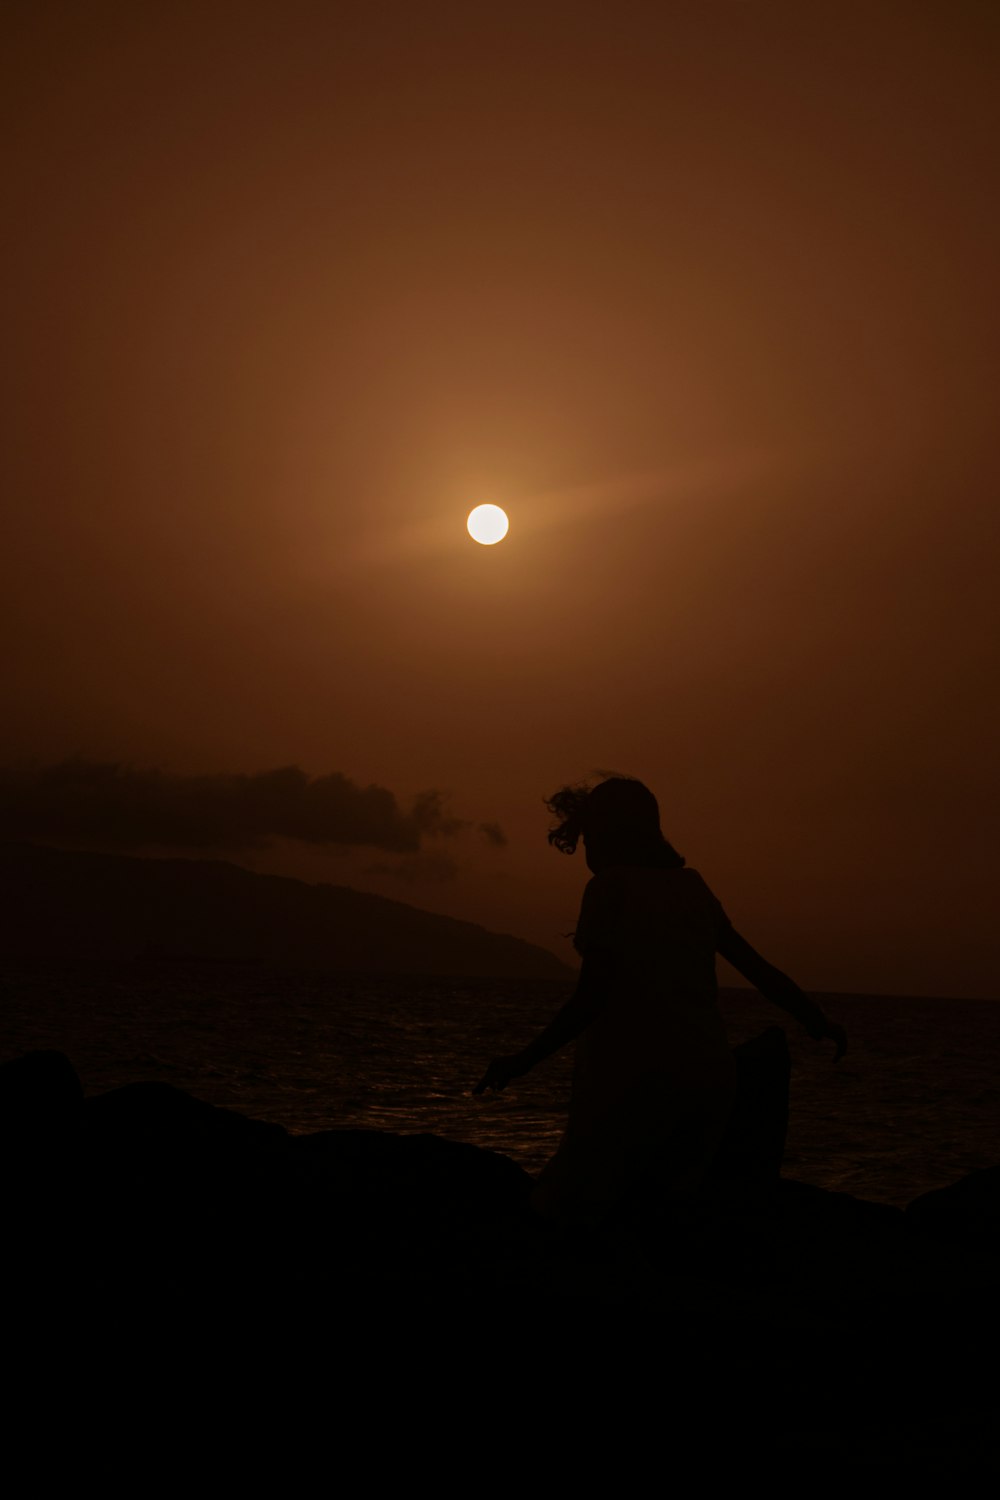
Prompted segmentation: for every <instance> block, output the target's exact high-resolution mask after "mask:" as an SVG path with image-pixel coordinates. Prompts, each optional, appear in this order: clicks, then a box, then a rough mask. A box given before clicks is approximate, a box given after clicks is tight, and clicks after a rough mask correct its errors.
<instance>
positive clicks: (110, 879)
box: [0, 844, 573, 979]
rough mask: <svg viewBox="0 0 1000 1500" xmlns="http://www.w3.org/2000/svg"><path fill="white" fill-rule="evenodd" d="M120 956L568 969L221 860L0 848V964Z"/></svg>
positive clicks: (488, 972) (379, 967)
mask: <svg viewBox="0 0 1000 1500" xmlns="http://www.w3.org/2000/svg"><path fill="white" fill-rule="evenodd" d="M127 957H151V958H192V959H194V958H197V959H210V960H220V961H229V962H245V961H253V962H257V963H266V964H275V965H279V966H289V967H297V968H299V967H301V968H320V969H328V970H344V971H350V972H356V973H373V974H375V973H377V974H439V975H443V976H451V977H459V976H462V977H482V978H498V979H514V978H517V979H567V978H569V977H571V975H572V972H573V971H572V970H571V969H570V968H569V966H568V965H566V964H563V963H561V962H560V960H559V959H558V958H556V956H555V955H554V954H552V953H549V952H548V951H547V949H545V948H539V947H536V946H535V945H534V944H533V943H526V942H523V941H522V940H521V939H520V938H515V937H509V936H507V935H506V934H503V933H497V932H490V931H488V930H487V929H486V928H485V927H478V926H476V925H475V924H474V923H472V922H459V921H456V920H454V919H453V918H451V917H439V916H436V915H434V914H433V913H431V912H426V911H420V910H418V909H417V908H416V907H414V906H408V905H406V904H405V903H404V902H402V901H390V900H388V899H386V898H385V897H383V896H371V895H368V894H367V893H365V892H363V891H355V890H352V889H351V888H350V887H348V886H341V885H309V884H307V883H306V882H305V881H302V880H290V879H288V878H286V877H285V876H279V875H257V874H254V873H253V872H252V871H250V870H245V869H242V868H241V867H240V866H239V865H233V864H229V863H227V862H225V861H222V860H208V859H205V860H201V859H137V858H133V857H131V856H129V855H122V854H93V853H88V852H81V851H78V850H65V849H51V848H43V847H39V846H37V845H31V844H3V845H0V958H8V959H10V958H19V959H25V958H59V959H73V960H75V959H109V958H127Z"/></svg>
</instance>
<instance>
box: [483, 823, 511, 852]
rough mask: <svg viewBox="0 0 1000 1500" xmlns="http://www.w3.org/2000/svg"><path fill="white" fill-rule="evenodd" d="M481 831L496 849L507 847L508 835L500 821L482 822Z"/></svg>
mask: <svg viewBox="0 0 1000 1500" xmlns="http://www.w3.org/2000/svg"><path fill="white" fill-rule="evenodd" d="M479 832H480V833H481V834H482V836H483V838H484V839H485V840H486V842H487V843H488V844H490V845H491V846H492V847H493V848H494V849H505V848H506V847H507V835H506V834H505V833H504V831H503V829H502V828H501V827H500V824H499V823H480V825H479Z"/></svg>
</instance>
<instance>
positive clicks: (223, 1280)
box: [0, 1030, 1000, 1493]
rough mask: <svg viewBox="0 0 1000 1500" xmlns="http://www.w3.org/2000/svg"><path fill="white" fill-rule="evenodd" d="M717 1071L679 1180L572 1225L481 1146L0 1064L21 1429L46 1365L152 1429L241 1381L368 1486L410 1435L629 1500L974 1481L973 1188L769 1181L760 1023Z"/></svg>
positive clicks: (983, 1390)
mask: <svg viewBox="0 0 1000 1500" xmlns="http://www.w3.org/2000/svg"><path fill="white" fill-rule="evenodd" d="M737 1056H738V1058H739V1061H740V1066H741V1080H742V1093H741V1103H740V1107H739V1110H738V1111H737V1116H736V1117H735V1119H734V1124H733V1129H732V1131H731V1134H730V1139H729V1140H728V1142H727V1144H726V1147H725V1148H724V1151H723V1153H722V1156H721V1157H720V1161H719V1163H718V1165H717V1169H716V1173H715V1177H714V1181H713V1184H712V1187H711V1191H710V1192H708V1193H706V1194H705V1195H703V1196H702V1198H701V1199H700V1200H699V1201H698V1202H691V1203H687V1204H683V1205H678V1204H664V1203H660V1202H655V1201H648V1200H643V1198H642V1197H641V1196H640V1197H638V1198H637V1199H636V1200H635V1202H633V1204H632V1205H630V1207H629V1209H628V1211H627V1212H623V1214H622V1215H621V1217H620V1218H619V1220H618V1221H617V1222H616V1223H615V1224H613V1225H609V1226H608V1227H607V1228H605V1229H604V1230H602V1231H600V1232H593V1233H577V1234H574V1235H564V1234H557V1233H554V1232H551V1231H547V1230H543V1229H539V1228H537V1227H535V1226H534V1225H533V1224H532V1222H531V1221H530V1219H529V1217H528V1215H527V1213H526V1211H525V1197H526V1194H527V1191H528V1189H529V1187H530V1183H531V1178H530V1177H529V1176H528V1175H527V1174H526V1173H525V1172H524V1171H523V1170H522V1169H521V1168H520V1167H518V1166H517V1165H516V1164H515V1163H514V1162H512V1161H511V1160H510V1159H509V1158H507V1157H504V1156H502V1155H499V1154H498V1153H495V1152H492V1151H488V1150H484V1149H481V1148H478V1147H475V1146H471V1145H464V1144H462V1143H459V1142H455V1141H447V1140H443V1139H441V1138H439V1137H437V1136H431V1135H424V1136H421V1135H409V1136H403V1135H393V1134H391V1133H388V1132H381V1131H359V1130H330V1131H322V1132H318V1133H316V1134H312V1135H300V1136H292V1135H289V1134H288V1133H286V1131H285V1130H284V1129H283V1128H282V1127H281V1126H280V1125H275V1124H269V1123H263V1122H260V1121H255V1120H251V1119H248V1118H245V1117H244V1116H242V1115H239V1114H236V1113H233V1112H230V1111H226V1110H222V1109H218V1108H214V1107H213V1106H211V1105H209V1104H205V1103H202V1102H201V1101H199V1100H197V1099H195V1098H193V1097H192V1096H191V1095H189V1094H187V1093H184V1092H182V1091H181V1090H179V1089H174V1088H171V1087H170V1086H169V1085H167V1084H163V1083H138V1084H134V1085H130V1086H127V1087H124V1088H118V1089H115V1090H112V1091H111V1092H108V1093H105V1094H103V1095H99V1096H97V1097H94V1098H90V1099H87V1100H86V1101H85V1100H84V1098H83V1093H82V1090H81V1088H80V1085H79V1081H78V1079H77V1078H76V1075H75V1073H74V1070H73V1068H72V1066H71V1064H70V1063H69V1062H68V1061H67V1060H66V1059H65V1058H63V1057H62V1056H61V1055H60V1054H56V1053H37V1054H32V1055H30V1056H28V1057H26V1058H23V1059H20V1060H18V1061H16V1062H13V1063H9V1064H6V1065H5V1066H4V1067H3V1068H2V1069H0V1120H2V1129H3V1137H4V1143H5V1150H4V1177H5V1182H4V1199H5V1204H6V1214H5V1218H6V1223H7V1229H6V1231H5V1236H6V1241H7V1245H8V1249H9V1251H10V1257H9V1261H8V1266H9V1269H8V1277H7V1286H8V1298H7V1303H8V1316H7V1326H8V1339H7V1350H8V1364H9V1365H13V1367H14V1368H16V1369H19V1370H20V1371H21V1372H22V1381H21V1385H22V1392H23V1391H24V1390H28V1391H33V1392H35V1393H36V1395H38V1396H39V1399H40V1400H41V1402H42V1406H43V1408H44V1407H45V1405H46V1403H49V1404H50V1405H51V1403H52V1402H53V1401H54V1395H53V1393H54V1392H55V1391H56V1390H57V1389H62V1390H63V1391H64V1382H65V1379H66V1377H67V1375H68V1374H69V1373H70V1372H72V1374H73V1379H72V1381H71V1385H72V1388H73V1389H74V1390H75V1392H76V1404H77V1406H78V1407H79V1406H80V1405H81V1404H88V1403H91V1402H95V1401H96V1402H97V1403H98V1405H101V1406H102V1407H103V1410H104V1418H103V1420H104V1421H105V1422H109V1423H111V1424H112V1425H114V1424H115V1423H116V1422H119V1423H120V1422H122V1421H124V1420H125V1417H124V1414H125V1413H126V1412H132V1411H133V1408H134V1404H136V1403H137V1404H138V1406H139V1407H140V1408H141V1409H142V1410H143V1411H144V1412H145V1413H146V1414H147V1415H148V1414H149V1412H150V1411H153V1412H157V1411H159V1412H169V1413H171V1421H170V1422H168V1423H167V1427H168V1429H169V1430H173V1431H174V1432H175V1435H177V1434H180V1433H182V1432H184V1431H187V1430H190V1428H191V1427H192V1424H194V1425H195V1426H197V1425H198V1424H199V1423H206V1422H207V1424H208V1426H209V1428H210V1429H211V1430H212V1431H213V1432H214V1433H215V1434H216V1436H217V1435H218V1433H219V1432H220V1431H221V1430H223V1428H224V1427H225V1426H226V1424H227V1423H228V1421H229V1420H230V1416H228V1415H226V1414H227V1413H229V1414H231V1411H232V1410H236V1411H237V1412H239V1411H242V1412H243V1413H244V1414H247V1413H248V1412H249V1411H250V1410H251V1409H256V1407H253V1408H252V1407H251V1404H248V1391H251V1390H252V1391H254V1392H255V1393H256V1397H257V1400H258V1401H259V1398H260V1396H261V1392H264V1393H266V1399H265V1401H264V1411H265V1413H267V1412H269V1413H270V1417H269V1418H264V1419H263V1420H264V1425H265V1427H266V1426H267V1423H268V1421H270V1423H271V1424H272V1426H273V1424H274V1422H275V1421H276V1413H277V1412H278V1411H279V1409H280V1410H283V1411H284V1412H285V1416H286V1419H287V1413H288V1410H289V1405H288V1403H289V1401H290V1399H291V1397H292V1395H293V1394H294V1398H295V1400H294V1403H293V1409H294V1410H297V1411H299V1412H300V1413H301V1415H302V1420H303V1421H305V1420H306V1417H305V1413H306V1412H307V1411H308V1412H311V1413H315V1410H316V1408H317V1404H318V1407H319V1408H320V1409H322V1411H323V1412H324V1413H325V1417H324V1421H325V1422H326V1423H327V1424H333V1427H332V1428H331V1429H330V1430H329V1432H328V1433H327V1427H324V1428H323V1431H324V1433H327V1435H328V1437H329V1442H330V1443H331V1444H332V1445H333V1447H334V1448H335V1449H336V1450H337V1451H338V1452H340V1453H343V1452H345V1451H346V1449H347V1448H348V1447H350V1448H351V1449H352V1452H354V1451H355V1449H356V1448H357V1445H358V1444H360V1445H361V1448H362V1449H363V1450H364V1451H365V1452H366V1453H367V1454H368V1459H367V1462H368V1464H369V1467H371V1466H375V1468H379V1466H380V1465H381V1466H382V1468H383V1469H384V1466H385V1465H387V1464H390V1463H399V1462H403V1459H404V1457H405V1454H403V1453H401V1451H400V1444H403V1447H404V1449H405V1447H406V1444H408V1443H412V1442H414V1441H416V1440H417V1439H415V1438H414V1436H413V1434H414V1432H416V1433H418V1434H420V1435H421V1436H420V1438H419V1441H420V1442H421V1443H426V1442H428V1441H430V1443H431V1449H432V1450H434V1449H435V1445H437V1447H438V1451H439V1455H440V1458H441V1462H442V1463H445V1462H446V1461H449V1460H454V1459H455V1457H456V1455H457V1454H459V1453H460V1452H464V1451H465V1449H466V1447H468V1448H469V1449H470V1450H475V1457H474V1458H473V1459H472V1461H473V1462H474V1463H475V1464H476V1465H485V1466H486V1468H487V1469H489V1472H490V1473H491V1474H493V1475H494V1477H495V1479H496V1481H497V1482H498V1483H499V1482H500V1477H499V1476H500V1475H501V1474H502V1473H508V1474H510V1475H511V1476H513V1477H514V1478H515V1479H516V1477H517V1476H520V1482H528V1478H529V1474H531V1475H533V1476H534V1478H533V1479H532V1488H535V1487H536V1483H537V1484H538V1485H542V1486H548V1485H549V1484H552V1485H555V1484H556V1483H557V1482H558V1485H559V1487H563V1485H564V1484H565V1483H568V1482H569V1476H570V1475H571V1474H577V1473H579V1474H583V1473H588V1474H589V1475H590V1477H591V1478H593V1477H594V1475H595V1474H596V1472H597V1469H598V1468H599V1467H600V1466H601V1465H605V1466H608V1465H609V1466H610V1467H609V1468H607V1469H606V1474H607V1476H608V1477H609V1478H610V1479H611V1480H613V1481H614V1482H615V1483H616V1485H617V1486H619V1487H621V1486H624V1487H625V1488H626V1489H627V1490H629V1491H631V1490H632V1489H634V1488H636V1487H638V1486H639V1484H640V1483H642V1487H643V1488H645V1485H646V1482H647V1481H645V1480H643V1479H642V1475H643V1474H644V1473H645V1472H646V1470H647V1469H648V1466H649V1464H651V1463H654V1462H655V1463H656V1464H658V1465H659V1466H660V1473H659V1477H658V1478H657V1477H656V1475H655V1474H654V1475H651V1476H650V1479H649V1481H648V1482H651V1483H655V1484H656V1485H657V1487H658V1488H659V1487H660V1485H661V1484H662V1485H665V1484H666V1482H667V1479H668V1477H670V1476H673V1477H674V1478H679V1477H680V1476H681V1475H684V1476H687V1483H686V1484H685V1485H683V1486H681V1488H682V1490H683V1492H685V1493H687V1492H692V1491H693V1488H694V1487H695V1486H697V1487H698V1488H701V1487H703V1486H704V1485H705V1484H708V1483H710V1482H711V1481H712V1480H713V1478H719V1479H721V1478H723V1477H724V1476H727V1475H728V1476H742V1477H743V1478H745V1479H746V1481H747V1482H748V1483H749V1482H750V1481H751V1480H753V1481H754V1485H753V1487H754V1488H755V1489H756V1488H757V1487H758V1486H759V1484H760V1483H766V1484H767V1486H768V1487H770V1488H775V1487H777V1488H781V1489H783V1488H784V1487H785V1485H786V1484H788V1485H790V1484H791V1483H792V1481H793V1479H794V1478H795V1476H798V1479H799V1481H800V1482H806V1481H808V1482H809V1483H810V1485H811V1486H812V1485H815V1484H816V1482H817V1481H818V1479H819V1478H820V1477H823V1478H833V1477H838V1479H839V1478H844V1479H848V1478H852V1479H855V1480H856V1481H857V1482H866V1481H868V1480H873V1481H874V1480H876V1479H878V1480H880V1481H883V1482H884V1480H885V1479H886V1478H889V1477H890V1476H892V1477H895V1478H896V1479H897V1480H899V1481H902V1480H903V1479H910V1478H913V1479H916V1478H920V1479H923V1480H925V1481H928V1482H929V1481H933V1482H934V1483H935V1484H937V1483H941V1482H948V1483H951V1482H955V1481H957V1480H959V1478H960V1477H961V1478H963V1479H964V1478H968V1479H979V1478H980V1477H986V1476H987V1475H989V1474H991V1473H992V1472H993V1471H994V1466H995V1463H996V1448H995V1437H996V1433H995V1426H994V1424H995V1417H996V1399H997V1390H996V1385H995V1362H996V1350H997V1348H998V1346H1000V1345H998V1336H1000V1279H998V1270H1000V1167H997V1168H993V1169H990V1170H988V1171H984V1172H978V1173H974V1174H972V1176H970V1177H968V1178H966V1179H964V1180H963V1181H961V1182H959V1183H956V1184H955V1185H954V1186H953V1187H951V1188H948V1189H944V1190H941V1191H939V1192H935V1193H929V1194H925V1195H924V1196H923V1197H922V1198H919V1199H917V1200H916V1201H915V1202H914V1203H912V1204H910V1205H909V1207H908V1208H907V1209H906V1210H905V1211H904V1210H903V1209H900V1208H896V1207H890V1206H887V1205H884V1204H880V1203H871V1202H865V1201H863V1200H861V1199H858V1198H854V1197H851V1196H849V1195H847V1194H840V1193H831V1192H826V1191H824V1190H822V1189H820V1188H816V1187H809V1186H806V1185H804V1184H801V1183H798V1182H795V1181H790V1180H787V1179H783V1178H782V1177H781V1176H780V1166H781V1154H782V1148H783V1141H784V1131H785V1126H786V1124H787V1090H788V1054H787V1048H786V1046H785V1042H784V1035H783V1033H782V1032H780V1031H777V1030H775V1031H771V1032H768V1033H766V1034H765V1035H764V1036H762V1037H760V1038H757V1039H756V1040H755V1041H754V1042H752V1043H749V1044H748V1045H747V1046H746V1047H744V1048H742V1049H737ZM102 1393H103V1394H102ZM88 1409H89V1406H88ZM404 1418H405V1421H404ZM129 1420H131V1418H129ZM247 1420H248V1421H249V1418H247ZM312 1421H313V1417H310V1418H309V1423H310V1424H311V1423H312ZM401 1424H402V1425H401ZM250 1425H251V1427H253V1425H254V1424H253V1423H252V1422H251V1423H250ZM404 1425H405V1426H406V1427H407V1431H408V1433H409V1436H408V1437H407V1438H406V1440H405V1442H404V1440H403V1438H402V1436H401V1434H402V1431H403V1426H404ZM333 1429H335V1434H334V1431H333ZM91 1431H93V1429H91ZM258 1436H260V1437H261V1440H263V1433H262V1432H261V1433H259V1434H258ZM431 1439H433V1441H431ZM254 1440H255V1439H254V1435H253V1433H252V1432H246V1431H245V1432H244V1434H243V1437H242V1438H241V1440H240V1445H239V1454H240V1457H241V1460H243V1461H245V1459H246V1457H247V1453H248V1451H249V1452H251V1453H252V1451H253V1446H252V1444H253V1441H254ZM326 1440H327V1439H326V1437H325V1438H324V1442H326ZM115 1441H117V1439H115ZM247 1443H250V1445H251V1446H250V1448H249V1450H248V1448H247ZM484 1445H485V1446H484ZM356 1460H357V1453H356V1452H355V1459H354V1460H353V1461H356ZM425 1460H426V1452H425ZM546 1465H552V1466H554V1467H553V1468H552V1472H551V1473H548V1472H547V1471H546V1470H545V1466H546ZM539 1466H541V1470H540V1469H539ZM403 1467H404V1469H405V1462H403ZM381 1471H382V1470H380V1472H381ZM470 1482H471V1483H475V1484H476V1485H477V1486H478V1483H479V1480H478V1479H476V1478H475V1477H474V1476H471V1475H470Z"/></svg>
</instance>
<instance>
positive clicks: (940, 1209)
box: [906, 1166, 1000, 1253]
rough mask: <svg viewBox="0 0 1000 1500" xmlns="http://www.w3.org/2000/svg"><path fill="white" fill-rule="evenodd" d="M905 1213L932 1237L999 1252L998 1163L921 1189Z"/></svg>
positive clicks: (911, 1221)
mask: <svg viewBox="0 0 1000 1500" xmlns="http://www.w3.org/2000/svg"><path fill="white" fill-rule="evenodd" d="M906 1217H907V1220H908V1222H909V1223H910V1224H911V1225H912V1226H913V1228H915V1229H918V1230H920V1231H921V1232H922V1233H923V1234H926V1235H930V1236H932V1237H933V1238H935V1239H939V1240H945V1241H949V1242H951V1243H955V1244H960V1245H963V1246H966V1247H968V1248H969V1249H972V1250H984V1251H990V1252H994V1253H1000V1166H996V1167H986V1168H984V1170H982V1171H980V1172H970V1173H969V1175H968V1176H967V1177H962V1178H960V1179H959V1180H958V1182H953V1183H951V1184H950V1186H948V1187H943V1188H935V1189H934V1190H933V1191H932V1192H929V1193H922V1194H921V1196H920V1197H919V1198H914V1200H913V1202H912V1203H910V1204H909V1205H908V1207H907V1209H906Z"/></svg>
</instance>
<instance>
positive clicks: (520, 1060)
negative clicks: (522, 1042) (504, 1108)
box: [472, 1052, 531, 1094]
mask: <svg viewBox="0 0 1000 1500" xmlns="http://www.w3.org/2000/svg"><path fill="white" fill-rule="evenodd" d="M530 1066H531V1065H530V1063H527V1062H525V1059H524V1054H523V1053H522V1052H514V1053H512V1054H511V1056H510V1057H495V1058H494V1059H493V1061H492V1062H491V1063H490V1065H489V1067H488V1068H487V1069H486V1072H485V1073H484V1074H483V1076H482V1078H480V1080H479V1082H478V1083H477V1084H476V1086H475V1088H474V1089H473V1090H472V1092H473V1093H474V1094H483V1093H485V1092H486V1090H487V1089H493V1090H494V1091H495V1092H497V1093H499V1091H500V1090H501V1089H505V1088H506V1087H507V1085H508V1083H510V1081H511V1079H512V1078H520V1077H522V1075H523V1074H525V1073H527V1071H528V1069H529V1067H530Z"/></svg>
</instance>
